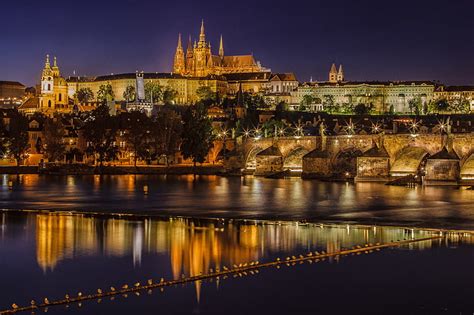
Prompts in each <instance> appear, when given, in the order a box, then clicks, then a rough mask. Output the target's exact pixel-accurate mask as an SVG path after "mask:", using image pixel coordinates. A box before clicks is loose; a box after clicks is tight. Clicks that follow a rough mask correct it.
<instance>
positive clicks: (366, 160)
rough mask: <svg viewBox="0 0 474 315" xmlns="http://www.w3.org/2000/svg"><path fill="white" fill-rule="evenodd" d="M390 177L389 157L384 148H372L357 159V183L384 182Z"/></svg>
mask: <svg viewBox="0 0 474 315" xmlns="http://www.w3.org/2000/svg"><path fill="white" fill-rule="evenodd" d="M389 176H390V156H389V155H388V152H387V150H385V147H384V146H381V147H379V146H377V145H376V146H374V147H373V148H371V149H369V150H367V151H366V152H364V153H363V154H362V156H359V157H357V176H356V177H355V180H356V181H357V182H362V181H386V180H388V178H389Z"/></svg>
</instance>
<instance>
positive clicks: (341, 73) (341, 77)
mask: <svg viewBox="0 0 474 315" xmlns="http://www.w3.org/2000/svg"><path fill="white" fill-rule="evenodd" d="M342 81H344V70H342V64H341V65H339V71H338V72H337V82H342Z"/></svg>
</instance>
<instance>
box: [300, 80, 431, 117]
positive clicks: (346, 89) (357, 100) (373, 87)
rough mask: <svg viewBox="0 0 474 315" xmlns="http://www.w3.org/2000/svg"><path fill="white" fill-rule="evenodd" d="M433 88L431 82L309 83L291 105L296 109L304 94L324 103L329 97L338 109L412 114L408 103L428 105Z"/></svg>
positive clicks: (302, 86) (304, 84)
mask: <svg viewBox="0 0 474 315" xmlns="http://www.w3.org/2000/svg"><path fill="white" fill-rule="evenodd" d="M434 88H435V85H434V83H432V82H429V81H393V82H391V81H388V82H377V81H374V82H370V81H367V82H357V81H354V82H351V81H347V82H336V83H332V82H307V83H303V84H302V85H301V86H299V87H298V88H297V89H296V90H295V91H293V92H291V104H292V105H293V106H292V107H293V108H296V107H297V106H299V104H300V103H301V101H302V100H303V97H304V96H305V95H311V96H313V97H314V98H315V99H317V100H318V101H319V102H322V103H323V104H326V103H327V102H328V99H329V98H330V99H331V100H332V102H333V104H334V105H335V106H339V107H340V106H343V105H345V104H352V105H357V104H361V103H362V104H372V105H373V106H374V108H375V110H376V111H378V112H388V111H390V110H393V111H394V112H398V113H409V112H410V109H409V106H408V105H409V101H410V100H411V99H415V98H419V99H420V101H421V103H422V104H427V103H429V102H430V101H431V100H433V92H434Z"/></svg>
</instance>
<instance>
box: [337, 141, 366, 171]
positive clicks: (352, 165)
mask: <svg viewBox="0 0 474 315" xmlns="http://www.w3.org/2000/svg"><path fill="white" fill-rule="evenodd" d="M362 154H363V152H362V150H361V149H360V148H359V147H357V146H348V147H345V148H342V149H341V150H339V151H338V152H337V153H336V155H335V156H334V158H333V159H332V163H331V164H332V168H333V173H334V174H335V175H340V176H345V177H354V176H355V175H356V173H357V158H358V157H359V156H361V155H362Z"/></svg>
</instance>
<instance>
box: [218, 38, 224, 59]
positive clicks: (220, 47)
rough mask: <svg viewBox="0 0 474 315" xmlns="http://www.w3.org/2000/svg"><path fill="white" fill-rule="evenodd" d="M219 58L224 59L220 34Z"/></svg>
mask: <svg viewBox="0 0 474 315" xmlns="http://www.w3.org/2000/svg"><path fill="white" fill-rule="evenodd" d="M219 56H220V57H221V58H224V41H223V40H222V34H221V40H220V43H219Z"/></svg>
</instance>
